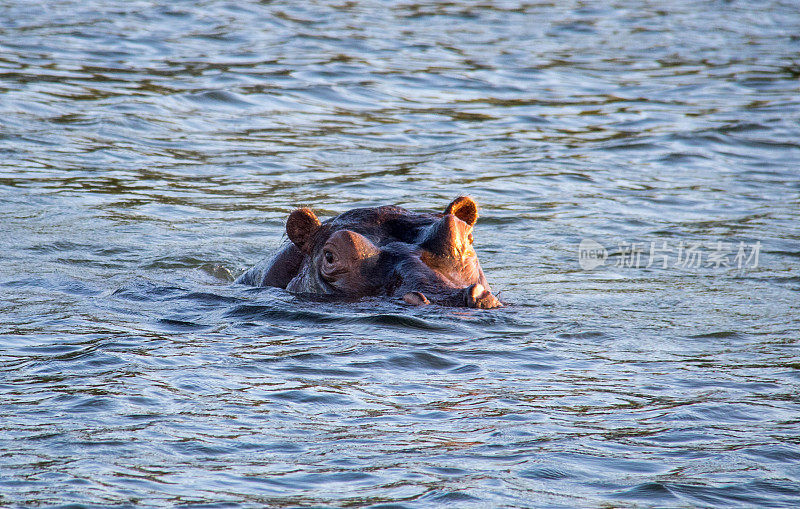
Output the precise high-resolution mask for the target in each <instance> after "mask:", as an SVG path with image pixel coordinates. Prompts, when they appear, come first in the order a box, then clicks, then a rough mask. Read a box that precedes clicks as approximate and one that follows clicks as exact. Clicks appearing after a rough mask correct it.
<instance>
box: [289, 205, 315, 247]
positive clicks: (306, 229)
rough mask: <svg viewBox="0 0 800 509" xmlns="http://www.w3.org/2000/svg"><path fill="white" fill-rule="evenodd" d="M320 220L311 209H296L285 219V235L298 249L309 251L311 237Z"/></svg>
mask: <svg viewBox="0 0 800 509" xmlns="http://www.w3.org/2000/svg"><path fill="white" fill-rule="evenodd" d="M319 226H320V222H319V219H317V216H316V215H315V214H314V212H312V211H311V209H297V210H295V211H294V212H292V213H291V214H289V219H287V220H286V235H288V236H289V240H291V241H292V243H293V244H294V245H295V246H297V247H298V248H299V249H300V251H302V252H304V253H306V254H309V253H310V252H311V242H310V241H311V239H312V238H313V237H314V234H315V233H316V232H317V230H318V229H319Z"/></svg>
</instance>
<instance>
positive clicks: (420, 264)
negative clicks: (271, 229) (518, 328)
mask: <svg viewBox="0 0 800 509" xmlns="http://www.w3.org/2000/svg"><path fill="white" fill-rule="evenodd" d="M477 220H478V206H477V204H476V203H475V201H474V200H473V199H472V198H469V197H466V196H461V197H459V198H456V199H455V200H453V202H452V203H450V205H448V206H447V208H446V209H445V210H444V212H443V213H441V214H427V213H417V212H411V211H408V210H406V209H404V208H401V207H395V206H383V207H374V208H359V209H353V210H349V211H347V212H344V213H342V214H339V215H338V216H336V217H333V218H330V219H327V220H326V221H324V222H320V220H319V219H318V218H317V216H316V215H315V214H314V212H313V211H311V210H310V209H307V208H301V209H297V210H295V211H294V212H292V213H291V214H290V215H289V218H288V219H287V221H286V234H287V235H288V237H289V240H290V242H287V243H286V244H285V245H284V246H283V247H281V248H280V249H279V250H278V252H277V253H276V254H275V255H273V256H272V257H271V258H269V259H266V260H264V261H262V262H260V263H258V264H256V265H255V266H254V267H252V268H251V269H249V270H248V271H246V272H245V273H244V274H242V275H241V276H239V278H238V279H237V280H236V282H237V283H242V284H248V285H253V286H274V287H278V288H285V289H286V290H288V291H290V292H294V293H300V294H316V295H331V296H337V295H338V296H342V297H347V298H358V297H367V296H386V297H392V298H399V299H402V300H403V301H404V302H406V303H408V304H412V305H424V304H429V303H435V304H441V305H447V306H465V307H471V308H484V309H488V308H495V307H499V306H501V303H500V301H499V300H498V299H497V298H496V297H495V296H494V295H493V294H492V292H491V289H490V287H489V284H488V283H487V282H486V277H485V276H484V275H483V270H481V266H480V263H479V262H478V257H477V255H476V254H475V250H474V249H473V247H472V242H473V236H472V228H473V226H474V225H475V222H476V221H477Z"/></svg>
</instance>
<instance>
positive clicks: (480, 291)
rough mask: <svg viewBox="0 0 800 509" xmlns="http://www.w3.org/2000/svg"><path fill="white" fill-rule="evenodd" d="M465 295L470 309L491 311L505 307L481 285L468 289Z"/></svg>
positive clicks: (476, 284)
mask: <svg viewBox="0 0 800 509" xmlns="http://www.w3.org/2000/svg"><path fill="white" fill-rule="evenodd" d="M465 294H466V295H465V298H466V305H467V307H470V308H479V309H491V308H499V307H502V306H503V304H502V303H501V302H500V301H499V300H498V299H497V297H495V296H494V295H492V292H491V291H489V290H488V289H487V288H486V287H484V286H483V285H482V284H480V283H475V284H474V285H472V286H470V287H469V288H467V291H466V292H465Z"/></svg>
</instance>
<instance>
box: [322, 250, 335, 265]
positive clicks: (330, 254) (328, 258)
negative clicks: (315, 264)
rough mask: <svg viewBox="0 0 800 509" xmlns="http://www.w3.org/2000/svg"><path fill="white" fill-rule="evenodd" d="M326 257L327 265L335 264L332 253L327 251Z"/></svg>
mask: <svg viewBox="0 0 800 509" xmlns="http://www.w3.org/2000/svg"><path fill="white" fill-rule="evenodd" d="M324 255H325V261H326V262H327V263H333V253H331V252H330V251H325V253H324Z"/></svg>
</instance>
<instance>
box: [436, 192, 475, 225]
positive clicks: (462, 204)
mask: <svg viewBox="0 0 800 509" xmlns="http://www.w3.org/2000/svg"><path fill="white" fill-rule="evenodd" d="M444 213H445V215H447V214H453V215H454V216H456V217H457V218H459V219H461V220H462V221H464V222H465V223H467V224H468V225H470V226H474V225H475V221H477V220H478V204H477V203H475V200H473V199H472V198H470V197H469V196H459V197H458V198H456V199H455V200H453V202H452V203H451V204H450V205H448V206H447V209H445V211H444Z"/></svg>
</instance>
